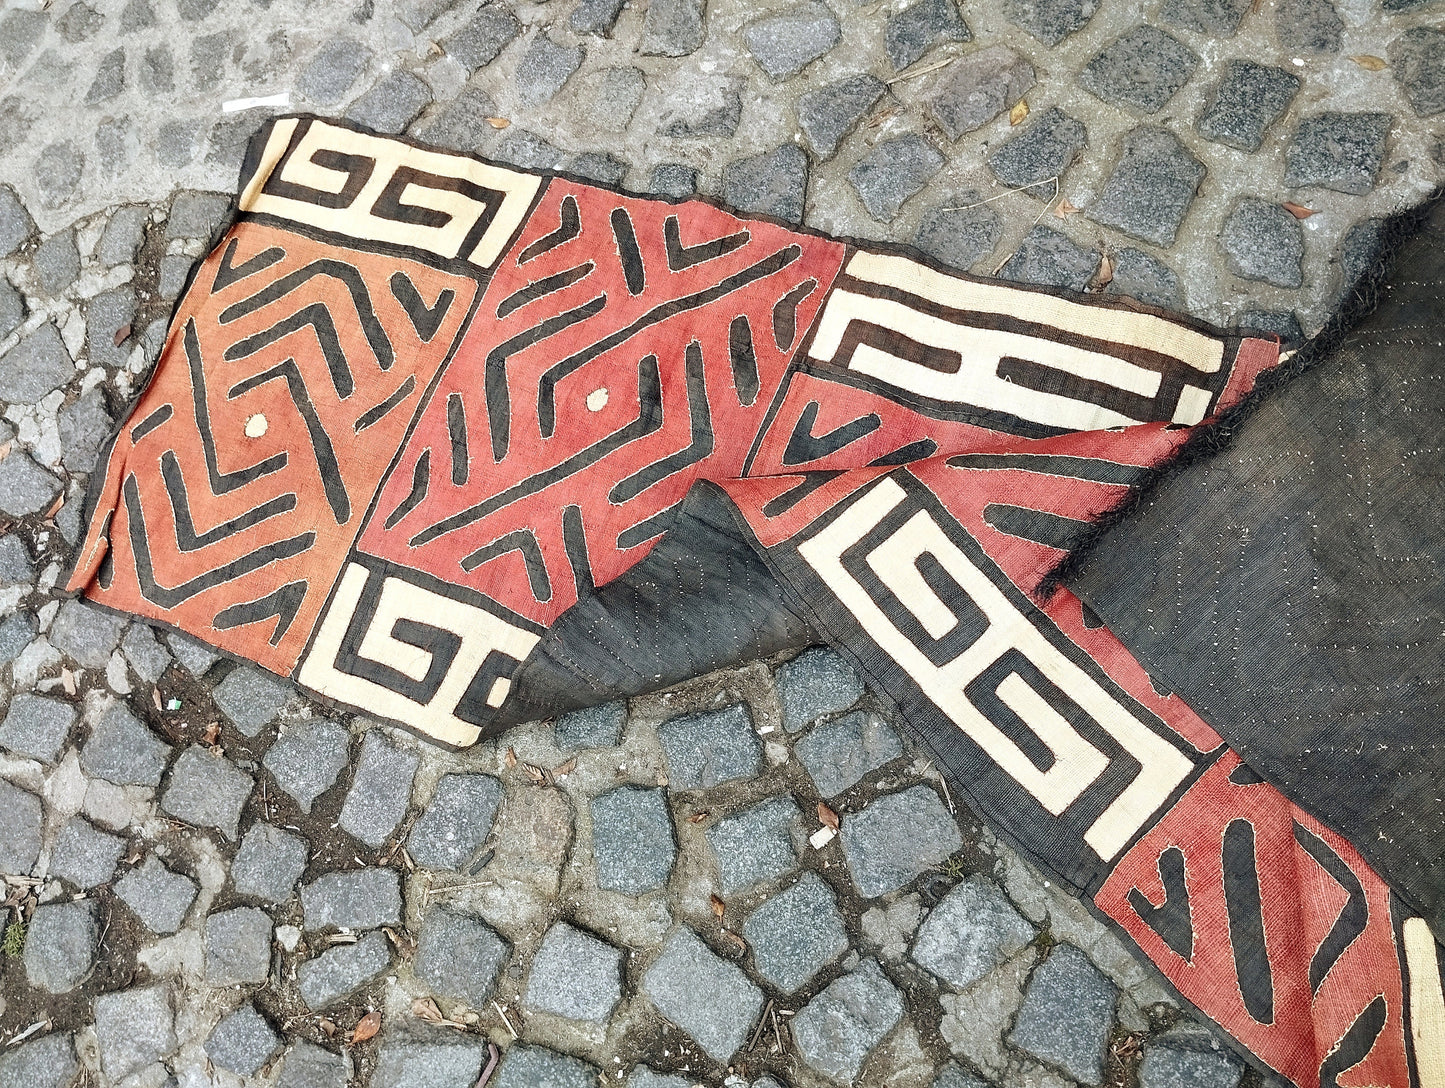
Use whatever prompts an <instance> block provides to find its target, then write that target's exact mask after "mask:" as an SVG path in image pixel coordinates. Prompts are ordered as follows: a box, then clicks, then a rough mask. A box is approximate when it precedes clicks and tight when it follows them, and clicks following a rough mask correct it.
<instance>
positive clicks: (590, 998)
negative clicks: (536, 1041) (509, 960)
mask: <svg viewBox="0 0 1445 1088" xmlns="http://www.w3.org/2000/svg"><path fill="white" fill-rule="evenodd" d="M621 966H622V950H621V949H619V948H614V947H613V946H612V945H610V944H608V943H607V942H606V941H600V940H598V939H597V938H596V937H594V936H592V935H591V934H589V933H584V932H582V931H581V930H579V929H575V928H574V927H572V926H569V925H567V924H566V923H565V922H558V923H557V924H556V925H554V926H552V928H551V929H549V930H547V933H546V935H545V936H543V938H542V944H541V947H539V948H538V949H537V952H536V955H535V956H533V958H532V970H531V973H530V974H529V975H528V976H527V994H526V999H525V1000H526V1004H527V1005H528V1006H529V1007H530V1008H532V1009H535V1010H537V1011H539V1012H547V1013H552V1014H553V1015H555V1016H561V1017H565V1018H566V1019H568V1020H582V1021H588V1022H591V1023H595V1024H605V1023H606V1022H607V1018H608V1017H609V1016H610V1015H611V1014H612V1010H613V1008H615V1007H616V1005H617V1002H618V1001H620V1000H621V999H622V974H621Z"/></svg>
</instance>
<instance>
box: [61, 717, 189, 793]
mask: <svg viewBox="0 0 1445 1088" xmlns="http://www.w3.org/2000/svg"><path fill="white" fill-rule="evenodd" d="M170 753H171V746H170V745H169V744H166V743H165V742H163V741H161V740H160V739H158V738H157V737H156V735H155V734H154V733H152V732H151V731H150V730H149V729H147V728H146V727H145V725H144V724H143V723H142V722H141V720H140V719H139V718H137V717H136V716H135V715H134V714H132V713H131V710H130V707H128V706H126V704H125V703H116V704H115V705H114V706H112V707H111V708H110V709H109V710H107V711H106V712H105V715H104V716H103V717H102V718H101V719H100V721H99V722H97V723H96V724H95V726H94V727H92V729H91V731H90V737H89V738H88V739H87V740H86V742H85V744H84V746H83V747H82V748H81V749H80V765H81V766H82V767H84V768H85V771H86V773H87V774H91V775H94V776H95V777H96V778H103V779H105V780H106V781H107V782H113V783H115V784H116V785H117V786H158V785H160V781H161V775H162V774H164V773H165V769H166V760H167V759H169V758H170Z"/></svg>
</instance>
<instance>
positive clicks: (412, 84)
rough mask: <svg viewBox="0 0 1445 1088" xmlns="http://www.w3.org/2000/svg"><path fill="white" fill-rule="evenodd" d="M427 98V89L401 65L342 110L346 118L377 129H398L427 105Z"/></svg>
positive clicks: (425, 85)
mask: <svg viewBox="0 0 1445 1088" xmlns="http://www.w3.org/2000/svg"><path fill="white" fill-rule="evenodd" d="M431 100H432V92H431V88H430V87H429V86H427V84H426V83H425V82H424V81H423V80H421V79H420V78H418V77H417V76H415V75H413V74H412V73H411V72H408V71H407V70H406V69H404V68H401V69H397V70H396V71H394V72H392V73H391V74H390V75H388V76H386V77H385V78H383V79H382V80H381V81H380V82H379V83H377V84H376V86H374V87H372V88H371V90H369V91H367V92H366V93H365V94H364V95H362V96H361V97H360V98H358V99H357V100H356V101H355V102H353V103H352V104H351V108H350V109H348V110H347V111H346V119H347V120H348V121H355V122H356V123H357V124H360V125H365V126H366V127H367V128H370V129H374V130H376V131H377V132H387V133H396V132H402V131H404V130H405V129H406V126H407V125H409V124H411V123H412V122H413V121H414V120H416V118H417V115H418V114H420V113H421V111H422V110H424V109H426V108H427V106H428V105H430V104H431Z"/></svg>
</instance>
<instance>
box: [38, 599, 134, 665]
mask: <svg viewBox="0 0 1445 1088" xmlns="http://www.w3.org/2000/svg"><path fill="white" fill-rule="evenodd" d="M126 622H127V620H126V617H125V616H124V615H121V614H120V613H117V612H111V611H109V610H106V609H101V608H97V607H96V606H95V605H92V604H87V603H86V602H84V601H79V600H68V601H64V602H62V603H61V605H60V611H59V612H57V613H56V614H55V619H54V620H53V621H51V624H50V643H51V645H53V646H54V647H55V648H56V649H57V650H59V651H60V652H61V653H63V654H65V655H66V656H67V657H70V658H71V659H73V660H74V661H75V662H77V663H78V664H80V665H84V666H85V667H86V668H88V669H103V668H105V666H106V663H107V662H109V661H110V655H111V654H112V653H114V652H115V648H116V647H117V646H118V645H120V636H121V632H123V631H124V630H125V625H126Z"/></svg>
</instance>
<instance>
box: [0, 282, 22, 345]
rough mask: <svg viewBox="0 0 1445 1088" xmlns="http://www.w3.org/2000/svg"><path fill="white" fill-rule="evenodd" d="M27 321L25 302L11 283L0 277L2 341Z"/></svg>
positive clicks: (0, 328) (0, 331)
mask: <svg viewBox="0 0 1445 1088" xmlns="http://www.w3.org/2000/svg"><path fill="white" fill-rule="evenodd" d="M24 320H25V300H24V299H23V298H22V297H21V296H20V292H19V291H17V290H15V288H14V287H13V286H11V284H10V281H9V280H7V279H5V278H3V277H0V339H4V338H5V337H7V336H9V335H10V334H11V333H12V332H14V331H15V330H16V329H18V328H19V327H20V323H21V322H22V321H24Z"/></svg>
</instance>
